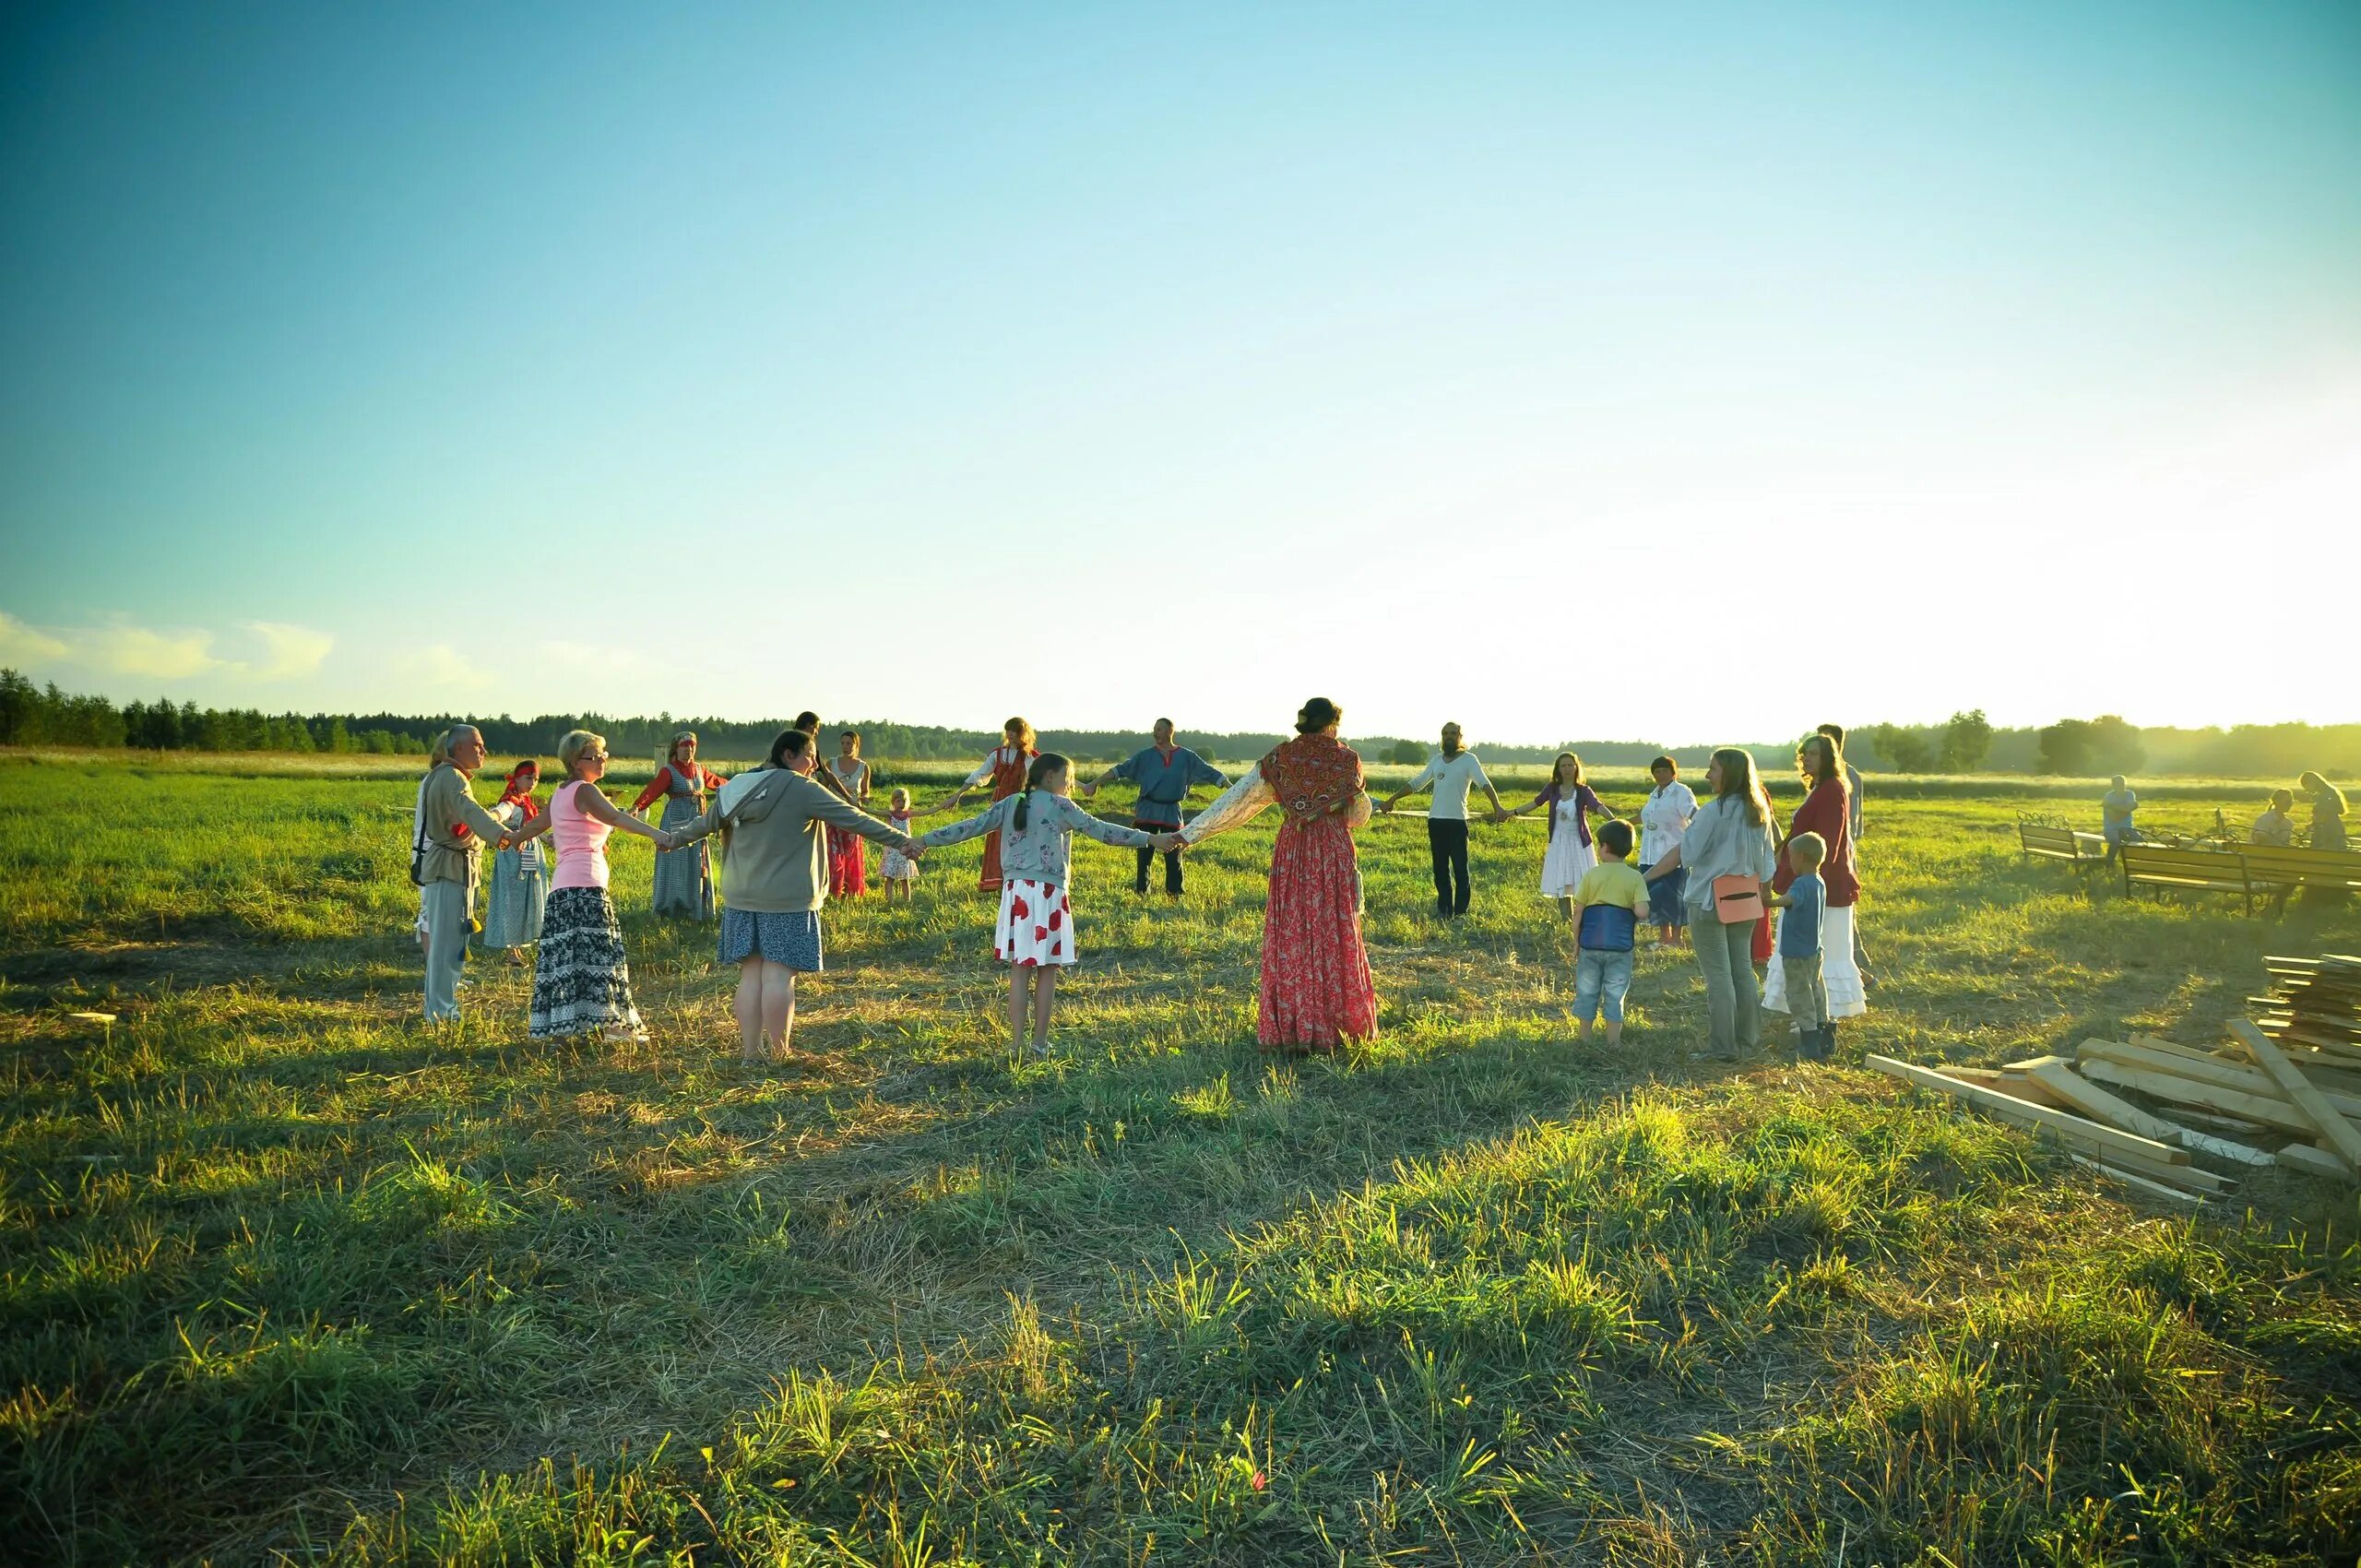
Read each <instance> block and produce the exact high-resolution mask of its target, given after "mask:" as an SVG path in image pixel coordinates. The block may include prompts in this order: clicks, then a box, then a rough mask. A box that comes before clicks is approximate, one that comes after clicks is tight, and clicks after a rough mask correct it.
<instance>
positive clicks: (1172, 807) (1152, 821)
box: [1082, 719, 1229, 898]
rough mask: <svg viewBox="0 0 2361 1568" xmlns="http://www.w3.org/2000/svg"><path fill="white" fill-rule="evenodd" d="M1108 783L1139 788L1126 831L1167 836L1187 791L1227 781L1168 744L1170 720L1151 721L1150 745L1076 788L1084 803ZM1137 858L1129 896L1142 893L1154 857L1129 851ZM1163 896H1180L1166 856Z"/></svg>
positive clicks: (1176, 857)
mask: <svg viewBox="0 0 2361 1568" xmlns="http://www.w3.org/2000/svg"><path fill="white" fill-rule="evenodd" d="M1110 778H1127V779H1129V780H1131V781H1132V782H1133V784H1136V785H1138V786H1139V790H1140V798H1139V800H1138V801H1137V802H1134V803H1133V806H1132V826H1133V827H1137V828H1140V829H1142V830H1144V831H1147V832H1153V833H1170V832H1172V831H1173V830H1175V829H1176V828H1178V827H1179V826H1181V802H1182V801H1184V800H1186V799H1188V796H1189V791H1190V790H1194V789H1196V788H1198V787H1199V786H1201V785H1206V784H1210V785H1212V786H1214V787H1215V788H1216V789H1223V788H1227V787H1228V784H1229V780H1228V778H1225V777H1223V775H1222V772H1221V770H1220V769H1219V768H1217V767H1216V766H1214V765H1213V764H1211V763H1209V762H1207V761H1206V760H1205V759H1204V758H1203V757H1201V756H1199V755H1198V754H1196V753H1194V752H1192V751H1191V750H1190V749H1189V748H1188V747H1186V746H1183V745H1176V744H1175V743H1174V742H1173V740H1172V720H1170V719H1157V721H1156V743H1155V744H1154V745H1152V746H1149V747H1147V748H1145V750H1142V751H1138V752H1134V753H1133V754H1132V755H1131V756H1130V757H1129V758H1128V759H1126V760H1125V761H1123V762H1122V763H1121V764H1118V765H1117V766H1113V767H1110V768H1109V769H1108V770H1107V771H1106V772H1104V773H1102V774H1100V775H1099V776H1098V777H1097V778H1094V779H1092V780H1091V781H1090V782H1089V783H1087V784H1085V785H1084V786H1083V787H1082V792H1083V795H1084V797H1085V798H1088V797H1090V796H1092V795H1096V794H1097V793H1098V786H1100V785H1101V784H1104V783H1106V782H1107V781H1108V780H1109V779H1110ZM1134 852H1135V853H1136V854H1137V855H1138V856H1139V872H1138V874H1137V875H1136V876H1134V877H1133V879H1132V891H1133V892H1134V893H1139V894H1145V893H1146V892H1147V868H1148V864H1149V862H1150V861H1152V860H1153V859H1154V858H1155V856H1156V851H1155V850H1154V849H1140V850H1137V851H1134ZM1164 891H1165V894H1166V896H1167V897H1173V898H1178V897H1181V854H1180V851H1179V850H1177V849H1176V850H1172V851H1169V852H1168V853H1167V854H1166V855H1165V857H1164Z"/></svg>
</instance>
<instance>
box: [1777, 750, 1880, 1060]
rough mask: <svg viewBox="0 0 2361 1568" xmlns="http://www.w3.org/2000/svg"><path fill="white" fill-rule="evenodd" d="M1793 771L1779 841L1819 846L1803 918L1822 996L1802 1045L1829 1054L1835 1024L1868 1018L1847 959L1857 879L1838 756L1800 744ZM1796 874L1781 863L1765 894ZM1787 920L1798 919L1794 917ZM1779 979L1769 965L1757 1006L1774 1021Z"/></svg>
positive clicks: (1783, 996)
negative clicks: (1791, 811) (1812, 927)
mask: <svg viewBox="0 0 2361 1568" xmlns="http://www.w3.org/2000/svg"><path fill="white" fill-rule="evenodd" d="M1796 767H1797V771H1798V772H1800V773H1801V774H1802V775H1803V776H1804V788H1805V790H1807V793H1806V794H1805V796H1804V802H1803V804H1801V805H1799V806H1797V808H1796V814H1795V815H1794V817H1792V818H1791V819H1790V820H1789V821H1788V824H1787V840H1788V842H1789V843H1793V842H1795V841H1796V840H1797V839H1799V838H1803V837H1817V838H1818V839H1819V840H1820V849H1819V852H1818V853H1817V854H1816V855H1815V856H1813V857H1812V871H1813V873H1814V875H1815V876H1816V877H1817V879H1818V881H1819V883H1820V885H1821V890H1820V895H1819V897H1818V899H1817V902H1819V904H1820V905H1821V908H1820V909H1818V910H1816V911H1815V912H1814V913H1813V914H1812V915H1811V916H1810V917H1809V918H1811V919H1813V920H1814V921H1816V922H1817V923H1818V926H1819V930H1820V935H1821V940H1820V941H1818V942H1815V943H1814V944H1812V945H1811V946H1810V947H1809V949H1808V951H1809V955H1810V956H1812V959H1813V966H1814V968H1815V969H1816V970H1817V971H1818V973H1819V975H1820V977H1821V982H1822V985H1823V987H1824V994H1823V995H1822V996H1821V997H1820V998H1819V1000H1818V1004H1817V1005H1816V1006H1815V1007H1814V1008H1813V1012H1814V1014H1815V1015H1816V1016H1815V1017H1814V1020H1813V1022H1812V1024H1811V1026H1810V1029H1809V1030H1808V1031H1806V1032H1808V1033H1811V1034H1812V1037H1813V1038H1812V1039H1811V1040H1810V1041H1809V1043H1810V1044H1811V1045H1812V1046H1813V1047H1815V1048H1819V1047H1826V1048H1828V1049H1830V1050H1833V1049H1834V1046H1835V1040H1836V1036H1835V1022H1836V1020H1837V1019H1839V1018H1857V1017H1859V1016H1861V1015H1862V1014H1864V1013H1866V1012H1868V1011H1869V1000H1868V992H1867V991H1866V990H1865V989H1864V987H1863V986H1862V984H1861V971H1860V968H1859V966H1858V965H1857V964H1856V963H1855V962H1854V958H1853V926H1854V907H1855V906H1856V905H1857V904H1858V903H1859V902H1860V901H1861V877H1860V873H1859V872H1858V870H1857V868H1856V867H1855V865H1854V863H1853V830H1852V820H1853V814H1852V812H1851V810H1850V809H1849V808H1850V806H1851V804H1852V802H1849V801H1848V800H1846V799H1845V796H1846V795H1847V794H1848V793H1849V792H1850V791H1849V790H1847V789H1846V788H1845V754H1844V753H1843V752H1840V751H1838V750H1837V749H1836V742H1833V741H1832V740H1830V739H1829V738H1828V737H1827V736H1825V735H1821V734H1812V735H1808V736H1806V737H1804V743H1803V744H1802V745H1801V746H1798V747H1797V749H1796ZM1801 874H1802V872H1801V868H1800V866H1799V864H1798V862H1797V861H1796V859H1795V858H1794V857H1792V856H1783V857H1781V859H1780V861H1779V867H1778V873H1777V874H1776V876H1775V877H1774V879H1773V881H1772V884H1771V887H1772V891H1773V892H1774V893H1786V891H1787V890H1788V888H1789V887H1790V886H1791V885H1793V884H1794V883H1795V881H1796V878H1797V876H1799V875H1801ZM1789 918H1790V917H1789V915H1788V914H1787V913H1786V911H1782V912H1781V914H1780V915H1779V920H1780V921H1781V922H1782V923H1784V922H1785V921H1786V920H1787V919H1789ZM1793 918H1795V919H1798V920H1801V919H1804V918H1806V917H1805V916H1803V915H1801V914H1797V915H1795V916H1794V917H1793ZM1774 935H1775V932H1774ZM1798 941H1800V938H1798ZM1805 951H1806V950H1801V949H1798V948H1796V947H1794V946H1790V947H1782V948H1780V949H1779V955H1780V956H1804V952H1805ZM1786 974H1787V971H1786V967H1785V966H1784V965H1782V964H1780V963H1779V962H1777V961H1776V960H1775V959H1774V961H1773V962H1772V964H1771V965H1770V967H1769V968H1768V969H1767V970H1766V971H1765V976H1764V984H1763V988H1762V1005H1764V1006H1765V1007H1768V1008H1769V1009H1771V1011H1773V1012H1774V1013H1786V1012H1789V1011H1791V1003H1790V999H1789V997H1788V995H1787V985H1786ZM1795 1016H1796V1027H1797V1029H1798V1030H1805V1024H1804V1015H1803V1014H1801V1013H1797V1014H1796V1015H1795ZM1823 1026H1824V1027H1825V1028H1826V1029H1827V1033H1826V1034H1825V1036H1821V1035H1820V1034H1818V1033H1817V1032H1816V1031H1818V1030H1820V1029H1821V1028H1822V1027H1823ZM1816 1060H1822V1061H1824V1060H1826V1058H1825V1057H1820V1058H1816Z"/></svg>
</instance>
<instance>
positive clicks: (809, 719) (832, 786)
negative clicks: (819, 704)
mask: <svg viewBox="0 0 2361 1568" xmlns="http://www.w3.org/2000/svg"><path fill="white" fill-rule="evenodd" d="M795 728H797V729H798V730H801V731H803V732H804V733H805V734H806V735H809V736H810V737H812V761H813V768H812V772H811V779H812V782H813V783H814V784H817V785H818V786H820V788H821V789H823V790H826V791H827V792H828V793H830V794H831V795H834V796H835V797H836V799H838V800H840V801H842V802H844V803H845V804H847V805H848V806H849V805H852V804H853V803H854V802H853V798H852V797H851V796H850V795H848V794H846V793H845V787H844V786H843V785H842V784H839V783H837V782H836V774H835V773H834V772H833V771H832V770H830V769H828V768H825V767H822V766H818V764H819V762H820V716H819V715H818V714H816V713H814V712H813V711H812V710H811V709H810V708H808V707H807V708H805V709H804V710H803V711H802V712H801V713H799V714H797V715H796V716H795Z"/></svg>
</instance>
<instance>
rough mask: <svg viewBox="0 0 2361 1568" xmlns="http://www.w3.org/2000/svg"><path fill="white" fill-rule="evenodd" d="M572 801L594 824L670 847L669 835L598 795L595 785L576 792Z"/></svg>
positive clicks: (670, 838) (603, 796)
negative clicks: (633, 834) (617, 828)
mask: <svg viewBox="0 0 2361 1568" xmlns="http://www.w3.org/2000/svg"><path fill="white" fill-rule="evenodd" d="M574 801H575V805H577V806H579V807H581V809H582V814H583V815H584V816H587V817H588V818H590V819H591V820H592V821H594V822H603V823H605V824H606V825H607V826H609V827H620V828H622V829H623V831H624V832H625V833H635V834H637V835H638V836H639V837H642V838H645V839H647V841H648V842H649V843H651V844H661V845H663V846H664V847H665V848H666V849H670V848H671V846H672V837H671V835H670V834H669V833H665V832H662V831H660V830H658V829H657V828H654V827H650V826H648V825H647V821H646V820H645V819H644V818H641V817H637V816H635V815H633V814H631V813H629V812H627V811H624V810H623V809H621V808H620V807H618V806H617V805H616V804H615V802H612V801H611V800H609V799H607V797H606V796H605V795H604V794H602V793H600V792H599V787H598V786H597V785H596V784H593V785H592V786H590V788H589V790H587V791H584V790H575V792H574Z"/></svg>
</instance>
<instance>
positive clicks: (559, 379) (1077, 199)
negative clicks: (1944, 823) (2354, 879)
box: [0, 4, 2361, 743]
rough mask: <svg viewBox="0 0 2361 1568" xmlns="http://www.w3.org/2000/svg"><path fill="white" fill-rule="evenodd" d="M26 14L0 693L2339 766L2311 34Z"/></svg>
mask: <svg viewBox="0 0 2361 1568" xmlns="http://www.w3.org/2000/svg"><path fill="white" fill-rule="evenodd" d="M493 10H494V11H496V13H497V14H492V12H488V11H487V10H486V9H485V8H482V7H429V6H401V7H386V8H377V9H374V10H371V11H366V12H363V11H361V10H357V9H355V8H351V7H341V6H237V7H229V6H129V7H116V6H27V7H18V8H12V9H11V11H10V12H9V14H8V16H7V18H6V20H5V21H0V43H5V51H4V52H0V230H4V231H5V232H6V234H7V235H8V240H7V243H6V245H5V246H0V367H5V369H0V529H5V545H6V571H5V573H0V664H8V665H13V666H15V667H17V668H18V669H21V670H23V671H27V672H28V673H30V674H31V675H33V676H34V677H35V678H37V679H41V680H54V681H56V682H58V683H60V684H62V685H65V686H66V687H68V688H69V689H84V690H96V691H103V692H106V693H109V694H111V695H116V696H119V697H125V696H153V695H157V694H159V693H169V694H171V695H173V696H175V697H189V698H195V699H196V700H198V701H201V702H214V703H225V704H227V703H234V704H237V705H240V706H246V705H252V706H260V707H269V708H274V709H278V708H287V707H302V708H319V707H335V708H341V709H374V708H387V709H393V710H397V711H434V710H441V709H446V708H449V709H470V710H474V711H479V712H485V713H497V712H503V711H507V712H514V713H516V714H520V715H522V714H528V713H534V712H545V711H573V710H582V709H595V710H598V711H601V712H605V713H610V714H615V713H635V712H651V713H652V712H655V711H657V710H658V709H665V710H670V711H671V712H674V713H713V714H718V715H722V716H727V717H742V718H753V717H756V716H762V715H777V714H782V713H789V712H792V711H793V710H795V709H797V708H801V707H807V706H809V707H816V708H819V709H821V710H822V711H824V712H825V713H827V714H828V715H830V716H832V717H854V716H861V717H873V718H890V719H900V720H904V721H908V722H912V723H942V724H952V725H962V726H978V727H980V726H984V725H989V724H991V723H994V722H996V721H997V720H998V719H1000V718H1001V717H1003V716H1004V715H1005V714H1006V713H1008V712H1011V711H1021V712H1024V713H1026V715H1028V716H1029V717H1031V718H1033V719H1035V720H1036V721H1037V722H1038V723H1041V724H1043V725H1045V726H1050V727H1068V728H1084V727H1099V726H1109V727H1111V726H1137V727H1139V728H1142V729H1145V725H1146V722H1147V720H1148V719H1151V718H1153V717H1154V716H1155V715H1156V714H1157V713H1165V712H1169V713H1171V714H1173V715H1174V716H1175V717H1177V718H1179V719H1181V722H1182V724H1183V725H1184V726H1187V727H1190V728H1192V729H1208V730H1213V729H1248V728H1254V729H1274V728H1277V727H1278V726H1280V725H1281V724H1283V723H1284V721H1285V720H1286V719H1287V716H1288V715H1289V714H1291V713H1292V711H1293V710H1294V708H1295V707H1296V705H1297V704H1298V703H1299V701H1300V700H1301V699H1302V698H1303V697H1304V696H1306V695H1309V694H1311V693H1312V692H1323V693H1326V694H1329V695H1333V696H1335V697H1336V698H1338V699H1339V700H1341V701H1342V702H1343V703H1344V704H1345V705H1346V707H1347V730H1348V731H1358V732H1363V733H1414V734H1415V733H1425V732H1428V731H1431V729H1432V728H1433V727H1434V725H1435V724H1436V723H1438V722H1440V721H1441V720H1442V719H1446V718H1452V719H1458V720H1460V721H1461V722H1463V723H1464V724H1465V726H1466V727H1467V730H1468V733H1469V734H1470V736H1471V737H1472V738H1479V739H1480V738H1489V739H1496V740H1500V741H1515V742H1548V741H1551V740H1555V739H1558V738H1561V737H1567V736H1585V737H1601V738H1605V737H1632V738H1655V739H1661V740H1665V741H1678V742H1684V743H1686V742H1713V741H1720V740H1724V739H1759V738H1771V737H1777V736H1783V735H1787V734H1792V733H1794V732H1796V731H1797V730H1798V729H1800V728H1802V727H1805V726H1808V725H1809V723H1811V722H1813V721H1815V720H1818V719H1823V718H1829V717H1842V718H1844V719H1847V720H1848V721H1851V722H1855V723H1866V722H1869V721H1872V720H1880V719H1892V720H1915V719H1940V718H1941V717H1942V716H1943V715H1945V714H1946V713H1948V712H1950V711H1951V710H1952V709H1954V708H1963V707H1978V706H1980V707H1984V708H1986V709H1987V711H1988V712H1989V713H1990V715H1991V717H1992V719H1993V721H1994V722H1995V723H2001V724H2025V723H2036V724H2037V723H2045V722H2047V721H2049V720H2052V719H2057V718H2058V717H2060V716H2061V715H2070V714H2071V715H2089V714H2094V713H2099V712H2119V713H2121V714H2124V715H2125V716H2127V717H2129V718H2130V719H2132V720H2133V721H2134V722H2135V723H2141V724H2209V723H2232V722H2239V721H2249V720H2251V721H2275V720H2284V719H2309V720H2313V721H2316V722H2332V721H2349V720H2353V719H2361V704H2356V702H2355V699H2354V696H2353V693H2354V690H2355V688H2354V683H2353V681H2352V676H2351V671H2352V663H2351V659H2350V658H2349V657H2348V656H2347V654H2346V653H2345V649H2346V648H2347V647H2349V640H2350V633H2351V628H2352V626H2353V624H2354V618H2353V615H2352V612H2351V605H2352V602H2353V600H2352V594H2353V584H2354V581H2355V578H2354V569H2353V563H2354V559H2355V541H2356V529H2355V526H2354V525H2355V518H2356V517H2361V8H2356V7H2355V6H2351V5H2312V6H2303V5H2286V6H2220V5H2214V6H2159V5H2130V4H2124V5H2113V6H2092V5H2065V6H2058V5H2044V6H1975V7H1968V6H1955V7H1954V6H1943V7H1925V6H1869V5H1849V6H1793V7H1769V6H1728V7H1714V6H1681V7H1675V8H1661V7H1659V8H1646V7H1641V8H1633V7H1624V6H1619V7H1605V6H1562V5H1548V6H1539V5H1536V6H1500V5H1486V6H1421V7H1394V6H1368V5H1357V6H1287V7H1273V6H1185V7H1154V8H1148V7H1141V8H1132V7H1125V6H1112V5H1108V6H1078V7H1072V8H1055V7H1049V6H1021V7H1020V6H957V7H926V8H919V7H899V6H857V7H855V6H846V7H827V6H811V7H787V6H743V7H725V6H618V5H591V6H567V7H554V6H552V7H542V8H539V9H534V8H527V7H498V8H493Z"/></svg>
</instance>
